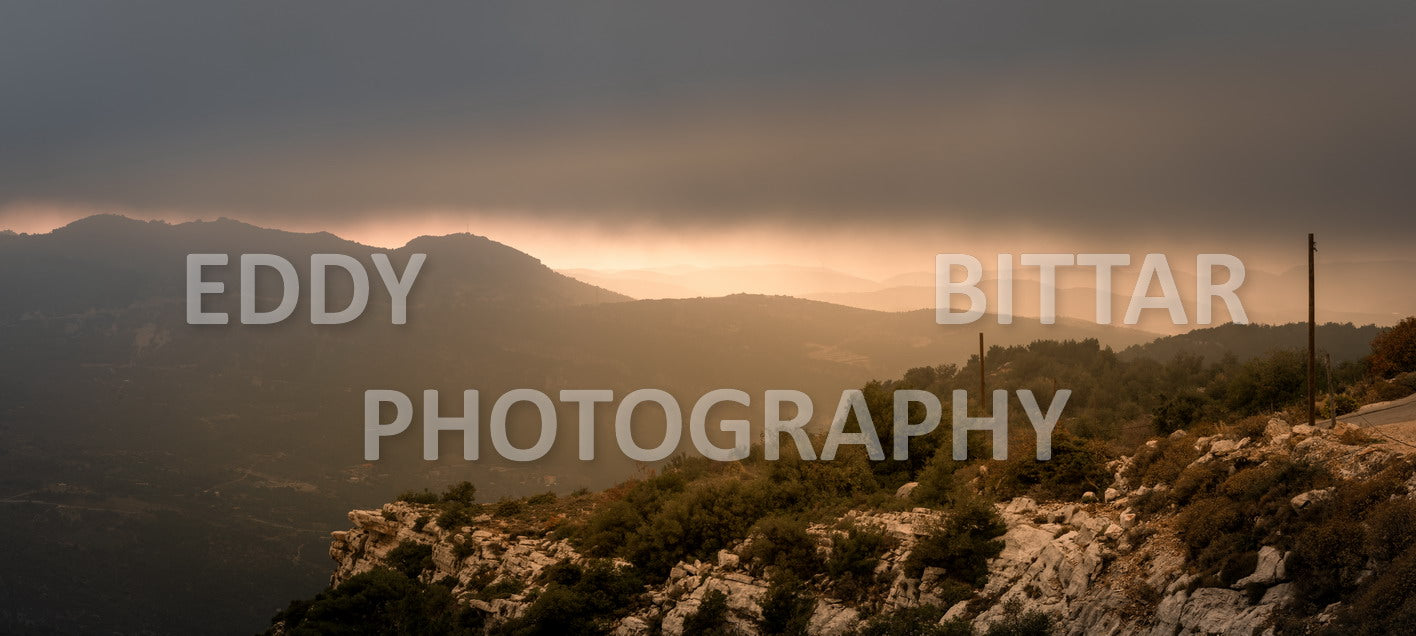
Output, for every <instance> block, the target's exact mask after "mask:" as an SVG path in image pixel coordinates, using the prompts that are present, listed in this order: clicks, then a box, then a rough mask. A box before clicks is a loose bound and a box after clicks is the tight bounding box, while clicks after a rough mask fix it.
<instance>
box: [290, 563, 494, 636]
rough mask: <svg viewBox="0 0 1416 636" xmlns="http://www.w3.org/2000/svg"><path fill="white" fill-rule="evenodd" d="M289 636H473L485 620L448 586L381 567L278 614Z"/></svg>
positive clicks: (296, 603)
mask: <svg viewBox="0 0 1416 636" xmlns="http://www.w3.org/2000/svg"><path fill="white" fill-rule="evenodd" d="M273 620H274V621H275V622H281V623H284V626H285V627H284V633H286V634H290V635H291V636H316V635H324V634H428V635H430V636H437V635H445V634H447V635H450V634H474V633H478V632H480V631H481V622H482V617H481V615H480V614H479V613H477V612H474V611H471V610H470V609H468V608H467V607H466V606H464V605H462V604H461V603H459V602H458V601H457V600H456V599H455V598H453V596H452V592H451V590H450V589H449V588H447V587H446V586H444V585H427V584H423V583H419V582H418V581H415V580H412V579H410V578H408V577H407V576H404V575H403V574H402V573H400V572H395V571H392V570H388V569H384V568H377V569H374V570H371V571H369V572H364V573H362V574H357V575H355V576H352V577H350V578H349V579H348V580H346V581H344V582H343V583H341V584H339V585H338V586H337V587H335V588H334V589H331V590H327V591H325V592H321V593H320V594H319V595H318V596H316V597H315V598H314V599H313V600H310V601H295V602H293V603H291V604H290V607H289V608H288V609H286V610H285V611H283V612H281V613H279V614H276V616H275V618H274V619H273Z"/></svg>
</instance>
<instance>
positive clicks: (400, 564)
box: [384, 541, 433, 579]
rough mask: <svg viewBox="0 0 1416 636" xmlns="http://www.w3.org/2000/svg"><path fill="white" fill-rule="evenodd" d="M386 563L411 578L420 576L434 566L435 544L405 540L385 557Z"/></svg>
mask: <svg viewBox="0 0 1416 636" xmlns="http://www.w3.org/2000/svg"><path fill="white" fill-rule="evenodd" d="M384 561H385V563H387V564H388V566H389V567H390V568H393V570H394V571H396V572H400V573H402V574H403V575H404V576H407V577H408V578H410V579H416V578H418V575H420V574H422V573H423V570H427V569H429V568H431V567H433V546H430V545H428V544H426V543H415V542H413V541H404V542H402V543H399V544H398V547H395V548H394V549H392V550H389V552H388V556H387V557H385V558H384Z"/></svg>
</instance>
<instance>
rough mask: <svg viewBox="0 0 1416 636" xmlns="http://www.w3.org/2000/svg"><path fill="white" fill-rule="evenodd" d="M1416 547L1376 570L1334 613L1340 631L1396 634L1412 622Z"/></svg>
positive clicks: (1415, 617) (1415, 619) (1415, 606)
mask: <svg viewBox="0 0 1416 636" xmlns="http://www.w3.org/2000/svg"><path fill="white" fill-rule="evenodd" d="M1413 598H1416V549H1413V550H1407V551H1406V552H1404V553H1402V554H1401V556H1399V557H1397V559H1396V560H1395V561H1393V562H1392V563H1391V564H1390V565H1389V566H1387V567H1385V568H1383V569H1381V570H1379V571H1378V572H1377V573H1376V574H1375V575H1374V576H1373V577H1372V578H1371V579H1370V580H1369V581H1367V582H1366V583H1365V584H1363V585H1362V587H1361V588H1359V589H1358V590H1357V593H1356V594H1355V595H1353V597H1352V599H1351V601H1350V602H1349V603H1348V605H1347V607H1346V608H1344V609H1342V610H1340V612H1339V613H1338V621H1337V622H1338V625H1337V627H1338V628H1339V629H1340V630H1341V632H1340V633H1348V634H1370V635H1372V636H1378V635H1381V634H1399V633H1404V632H1408V631H1410V629H1411V625H1413V624H1416V602H1413V601H1412V599H1413Z"/></svg>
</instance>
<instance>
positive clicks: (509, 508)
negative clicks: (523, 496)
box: [493, 499, 522, 517]
mask: <svg viewBox="0 0 1416 636" xmlns="http://www.w3.org/2000/svg"><path fill="white" fill-rule="evenodd" d="M521 509H522V505H521V502H520V501H517V500H515V499H502V500H501V501H498V502H497V507H496V508H494V509H493V511H494V512H496V515H497V516H498V517H515V516H516V515H519V514H521Z"/></svg>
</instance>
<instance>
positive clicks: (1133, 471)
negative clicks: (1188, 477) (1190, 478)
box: [1126, 435, 1200, 486]
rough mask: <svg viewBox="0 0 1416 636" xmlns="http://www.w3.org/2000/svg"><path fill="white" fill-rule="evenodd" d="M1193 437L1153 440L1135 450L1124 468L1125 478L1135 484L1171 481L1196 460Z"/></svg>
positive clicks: (1166, 482) (1152, 484)
mask: <svg viewBox="0 0 1416 636" xmlns="http://www.w3.org/2000/svg"><path fill="white" fill-rule="evenodd" d="M1199 457H1200V451H1198V450H1195V439H1194V438H1193V437H1191V436H1189V435H1180V436H1178V437H1166V438H1163V439H1159V440H1155V445H1154V446H1152V445H1149V444H1148V445H1145V446H1142V447H1140V449H1138V450H1137V451H1136V455H1135V459H1134V460H1133V461H1132V462H1131V465H1130V466H1129V467H1128V468H1127V469H1126V478H1127V480H1128V481H1130V482H1131V483H1132V484H1135V485H1137V486H1154V485H1156V484H1172V483H1175V479H1176V478H1178V477H1179V476H1180V473H1181V471H1184V470H1185V467H1186V466H1189V465H1190V463H1191V462H1193V461H1195V460H1196V459H1199Z"/></svg>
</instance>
